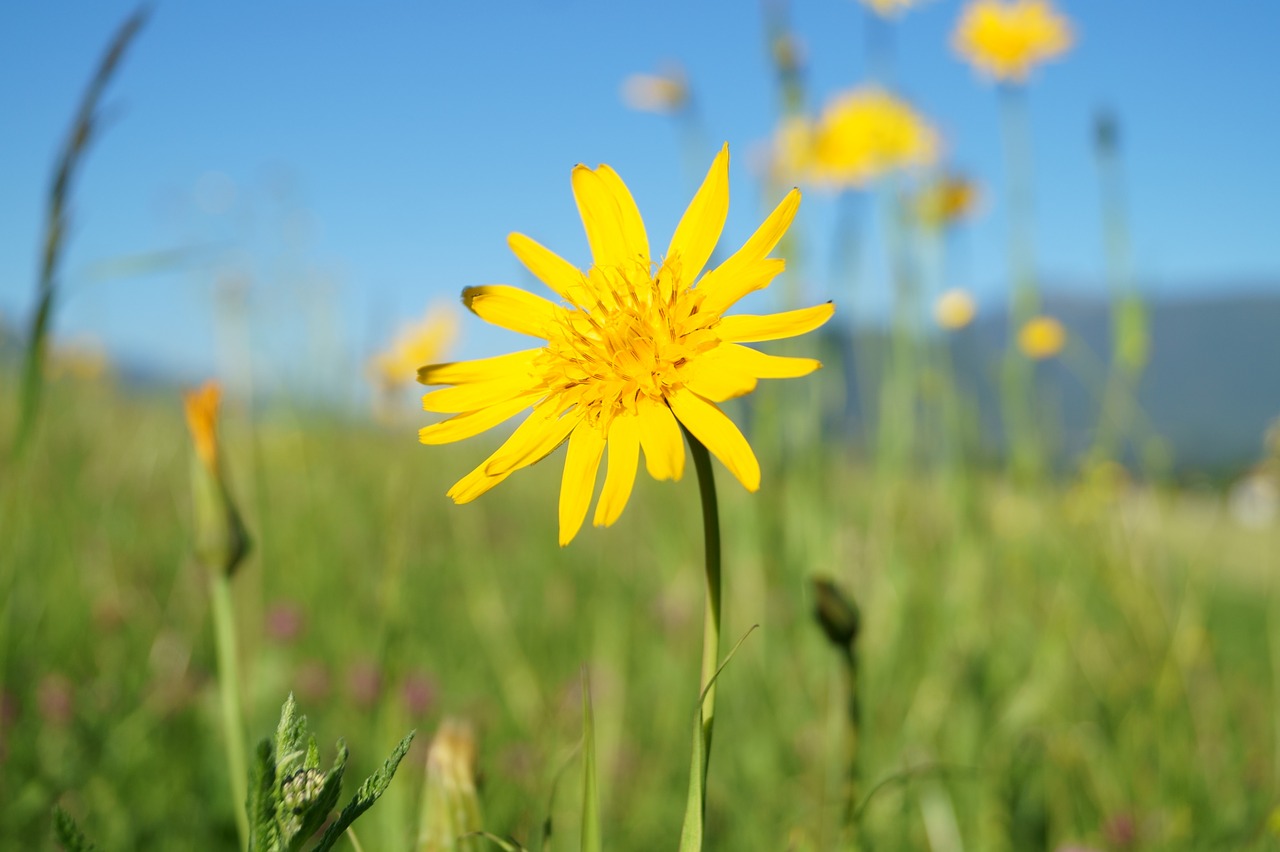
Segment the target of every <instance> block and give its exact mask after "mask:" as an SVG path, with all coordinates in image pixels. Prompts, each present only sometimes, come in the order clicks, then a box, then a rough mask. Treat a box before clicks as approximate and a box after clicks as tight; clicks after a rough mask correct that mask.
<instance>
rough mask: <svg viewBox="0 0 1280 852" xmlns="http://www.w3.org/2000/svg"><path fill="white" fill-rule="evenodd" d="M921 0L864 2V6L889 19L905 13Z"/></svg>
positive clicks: (872, 0) (863, 0)
mask: <svg viewBox="0 0 1280 852" xmlns="http://www.w3.org/2000/svg"><path fill="white" fill-rule="evenodd" d="M918 2H920V0H862V5H864V6H869V7H870V8H871V9H873V10H874V11H875V13H876V14H877V15H879V16H880V17H882V18H889V17H893V16H894V15H897V14H898V13H899V12H905V11H906V10H907V9H909V8H911V7H912V6H914V5H915V4H916V3H918Z"/></svg>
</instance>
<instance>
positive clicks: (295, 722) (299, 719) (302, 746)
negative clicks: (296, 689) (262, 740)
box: [276, 692, 319, 779]
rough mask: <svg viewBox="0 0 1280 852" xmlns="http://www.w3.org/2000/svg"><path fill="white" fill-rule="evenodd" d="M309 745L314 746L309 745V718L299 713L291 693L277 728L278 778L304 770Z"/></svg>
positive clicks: (281, 712) (282, 710)
mask: <svg viewBox="0 0 1280 852" xmlns="http://www.w3.org/2000/svg"><path fill="white" fill-rule="evenodd" d="M309 745H313V744H310V743H308V737H307V717H306V716H303V715H301V714H300V713H298V703H297V702H296V701H294V700H293V693H292V692H290V693H289V697H288V698H286V699H285V702H284V706H283V707H281V708H280V724H279V725H277V726H276V777H277V778H280V779H284V778H288V777H289V776H291V775H293V774H294V773H295V772H297V771H298V770H299V769H302V768H304V764H305V761H306V759H307V757H309V756H310V748H309V747H308V746H309ZM318 761H319V757H318V754H317V762H318Z"/></svg>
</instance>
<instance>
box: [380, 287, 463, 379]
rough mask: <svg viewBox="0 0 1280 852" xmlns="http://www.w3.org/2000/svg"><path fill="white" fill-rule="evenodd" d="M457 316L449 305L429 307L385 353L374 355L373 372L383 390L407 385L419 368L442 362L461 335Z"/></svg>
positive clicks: (398, 335)
mask: <svg viewBox="0 0 1280 852" xmlns="http://www.w3.org/2000/svg"><path fill="white" fill-rule="evenodd" d="M458 324H459V323H458V315H457V312H456V310H455V309H454V308H453V307H451V306H447V305H436V306H433V307H431V308H429V309H428V310H427V313H426V315H425V316H424V317H423V318H422V319H421V320H418V321H417V322H415V323H413V324H411V325H407V326H405V327H404V328H402V329H401V330H400V333H399V334H397V335H396V337H395V339H394V340H392V342H391V345H390V346H389V347H387V350H386V351H385V352H382V353H379V354H378V355H375V356H374V357H373V360H372V361H371V362H370V368H371V372H372V374H373V376H374V378H375V379H376V381H377V382H378V384H379V386H381V387H382V388H383V389H384V390H393V389H395V388H397V387H400V386H401V385H405V384H408V383H409V382H411V381H413V380H414V378H416V377H417V375H418V368H419V367H421V366H422V365H424V364H430V363H431V362H433V361H439V360H440V358H441V357H442V356H443V355H444V353H445V352H446V351H447V350H448V348H449V347H450V346H452V345H453V343H454V341H455V340H457V338H458Z"/></svg>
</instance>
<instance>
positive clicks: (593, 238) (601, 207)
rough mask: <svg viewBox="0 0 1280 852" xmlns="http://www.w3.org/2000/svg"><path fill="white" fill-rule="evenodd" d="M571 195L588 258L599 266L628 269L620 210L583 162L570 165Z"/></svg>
mask: <svg viewBox="0 0 1280 852" xmlns="http://www.w3.org/2000/svg"><path fill="white" fill-rule="evenodd" d="M573 197H574V200H576V201H577V202H578V214H579V215H580V216H581V217H582V227H583V228H584V229H585V230H586V232H587V243H588V244H589V245H590V246H591V257H592V259H593V260H594V261H595V265H596V266H598V267H600V268H602V269H617V268H628V269H629V268H630V259H631V258H630V255H629V253H628V251H627V241H626V237H625V236H624V233H623V226H622V211H621V210H619V209H618V201H617V199H616V198H615V197H614V194H613V191H612V190H611V189H610V187H609V185H608V184H607V183H605V181H604V179H603V178H601V177H600V175H598V174H596V173H595V172H594V171H592V170H591V169H589V168H587V167H586V166H583V165H577V166H574V167H573Z"/></svg>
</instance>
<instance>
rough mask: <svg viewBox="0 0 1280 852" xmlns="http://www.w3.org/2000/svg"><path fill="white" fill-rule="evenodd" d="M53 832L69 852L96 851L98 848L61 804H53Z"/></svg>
mask: <svg viewBox="0 0 1280 852" xmlns="http://www.w3.org/2000/svg"><path fill="white" fill-rule="evenodd" d="M53 833H54V834H56V835H57V836H58V843H59V845H61V846H62V848H63V849H65V850H67V852H94V849H96V848H97V847H95V846H94V845H93V844H92V843H90V842H89V839H88V838H87V837H85V836H84V832H82V831H81V830H80V826H78V825H76V821H75V820H74V819H72V817H71V814H69V813H67V812H66V811H64V810H63V809H62V806H61V805H54V806H53Z"/></svg>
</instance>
